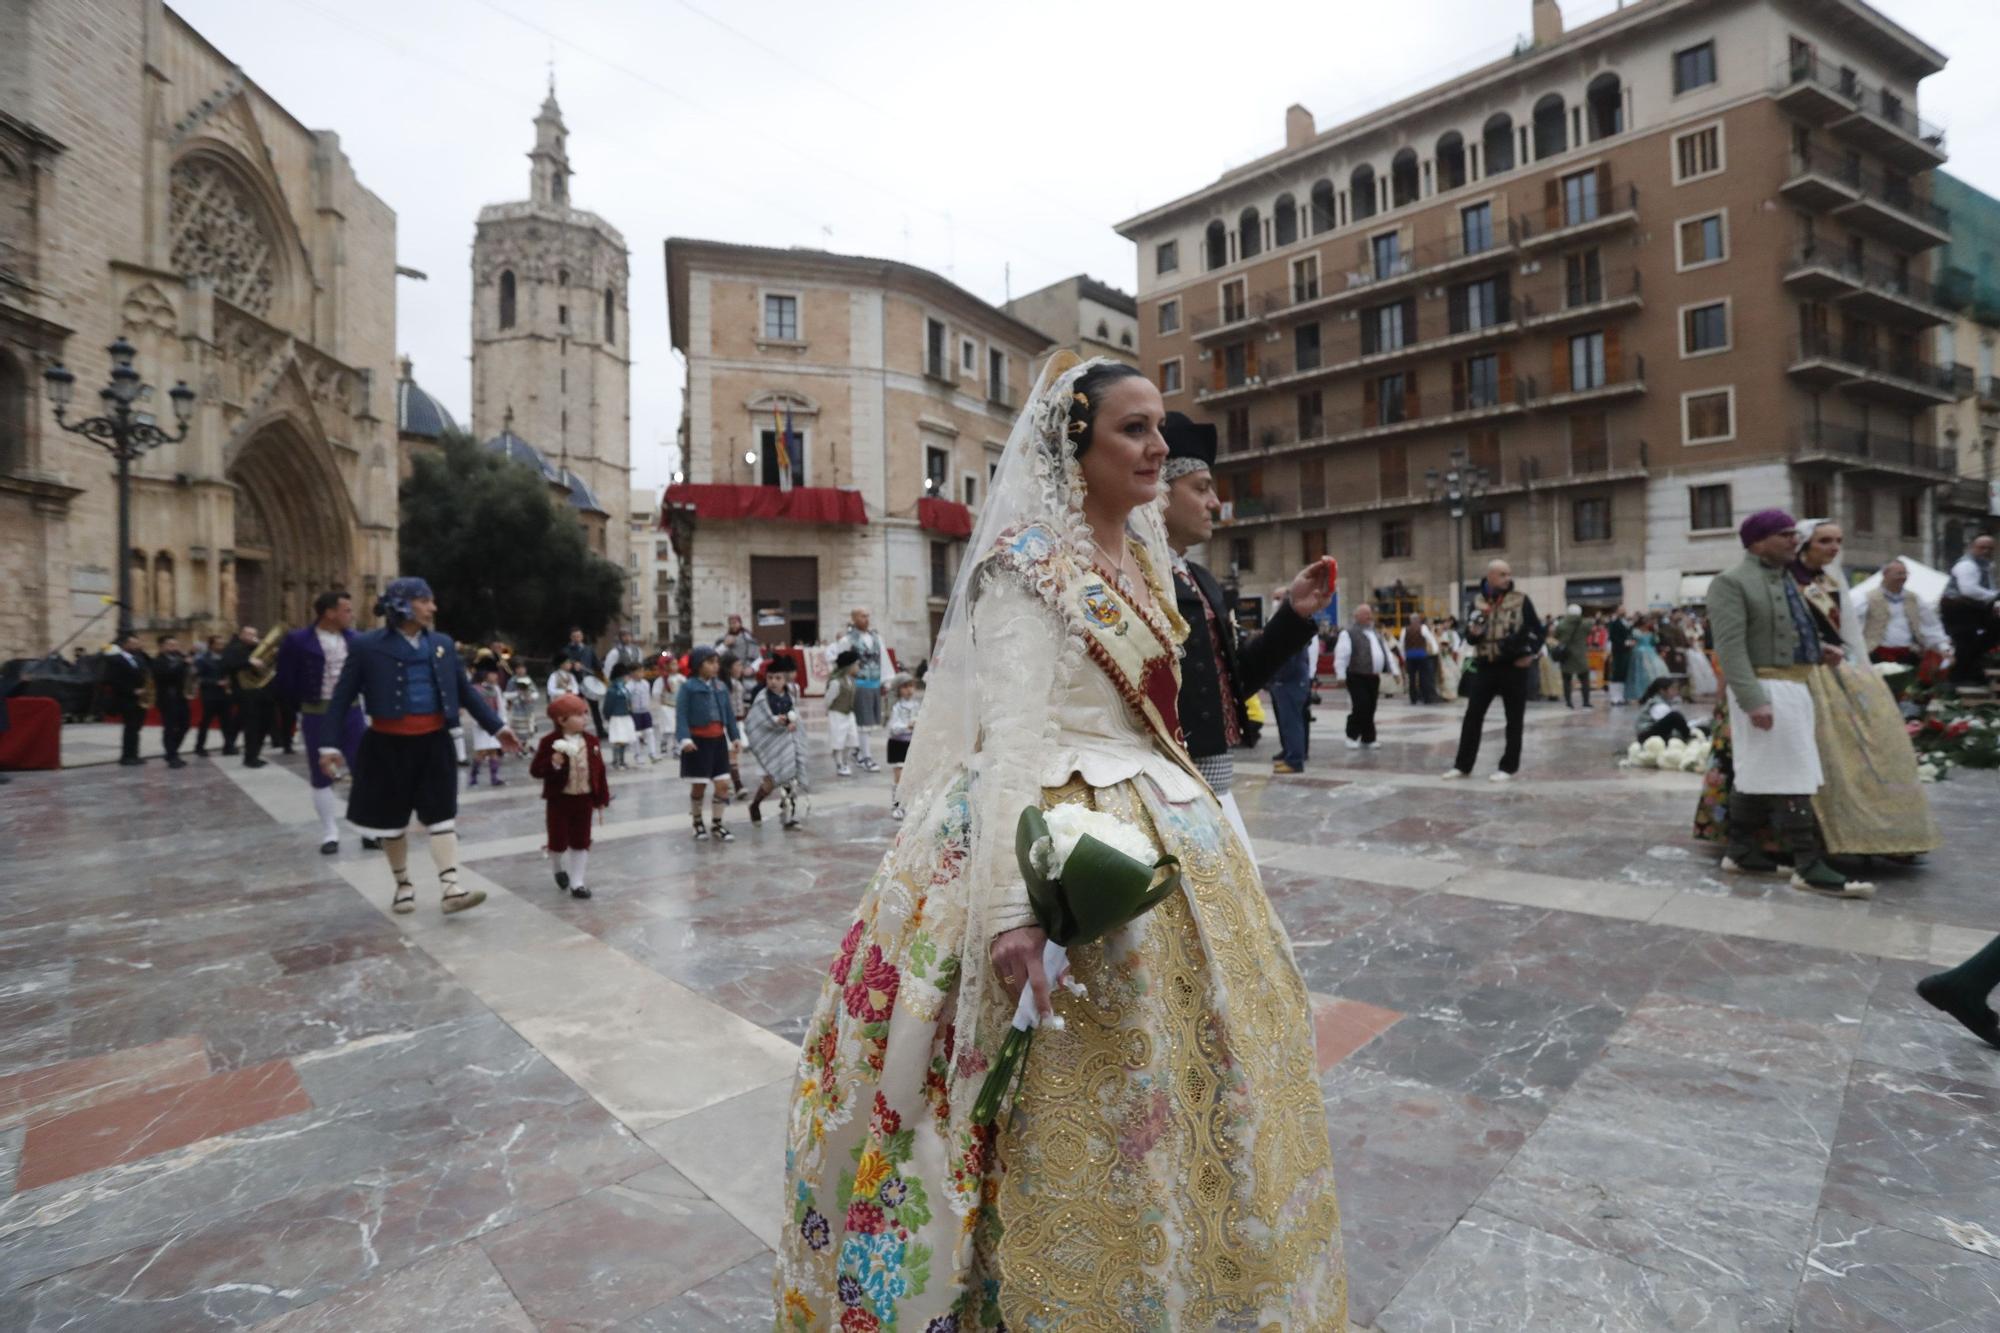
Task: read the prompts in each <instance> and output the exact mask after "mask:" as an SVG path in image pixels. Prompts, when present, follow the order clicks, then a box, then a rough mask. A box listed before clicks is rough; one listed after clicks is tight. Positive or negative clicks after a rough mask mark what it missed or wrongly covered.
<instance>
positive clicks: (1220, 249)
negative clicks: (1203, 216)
mask: <svg viewBox="0 0 2000 1333" xmlns="http://www.w3.org/2000/svg"><path fill="white" fill-rule="evenodd" d="M1207 248H1208V266H1209V267H1210V268H1221V267H1222V266H1223V265H1225V264H1227V263H1228V262H1229V228H1227V227H1225V226H1223V225H1222V219H1220V218H1217V219H1216V220H1215V221H1213V222H1211V223H1209V224H1208V237H1207Z"/></svg>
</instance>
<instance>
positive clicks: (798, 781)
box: [743, 657, 806, 829]
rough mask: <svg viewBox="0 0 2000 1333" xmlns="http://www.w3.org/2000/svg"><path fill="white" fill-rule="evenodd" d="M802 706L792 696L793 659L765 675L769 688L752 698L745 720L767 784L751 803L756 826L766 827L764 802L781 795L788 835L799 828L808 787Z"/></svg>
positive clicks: (774, 662) (779, 661) (776, 663)
mask: <svg viewBox="0 0 2000 1333" xmlns="http://www.w3.org/2000/svg"><path fill="white" fill-rule="evenodd" d="M798 705H799V701H798V696H797V695H795V694H793V693H792V661H791V659H790V658H788V657H774V658H772V659H771V664H770V665H769V666H768V667H766V668H765V669H764V687H763V688H762V689H760V690H758V691H757V692H756V693H755V694H754V695H753V696H752V697H751V699H750V711H749V714H748V716H747V717H745V718H744V720H743V730H744V733H745V735H747V736H748V738H749V741H750V752H751V753H752V754H754V755H756V756H757V762H758V763H760V764H762V765H763V766H764V780H763V782H761V783H759V784H758V787H757V794H756V796H755V797H753V798H752V799H751V801H750V822H751V823H753V824H761V823H763V822H764V812H763V805H764V798H765V797H767V796H769V795H770V794H771V793H772V792H774V791H782V792H783V795H782V796H780V797H779V799H778V823H779V825H780V826H781V827H784V828H788V829H792V828H797V827H798V826H799V816H798V793H799V791H800V790H801V789H803V788H804V787H805V785H806V729H805V718H804V715H803V714H801V713H800V712H799V706H798Z"/></svg>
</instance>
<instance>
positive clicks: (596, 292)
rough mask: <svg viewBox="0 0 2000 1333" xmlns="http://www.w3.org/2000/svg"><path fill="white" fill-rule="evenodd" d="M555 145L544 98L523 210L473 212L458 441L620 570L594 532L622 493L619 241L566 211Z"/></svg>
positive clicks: (563, 154) (623, 327) (616, 548)
mask: <svg viewBox="0 0 2000 1333" xmlns="http://www.w3.org/2000/svg"><path fill="white" fill-rule="evenodd" d="M568 139H569V134H568V130H567V129H566V128H565V127H564V125H563V118H562V110H561V108H560V107H559V106H557V104H556V97H555V90H554V89H553V87H552V88H551V89H550V90H549V95H548V99H547V100H546V101H544V102H543V103H542V108H541V111H540V112H539V114H537V115H536V117H535V146H534V149H533V151H531V152H530V153H529V154H528V160H529V164H530V170H529V194H528V198H526V199H524V200H520V201H517V202H514V203H507V204H489V205H487V206H486V207H485V208H482V209H481V210H480V211H479V223H478V228H477V230H476V232H475V233H474V237H473V242H472V291H473V296H472V429H473V433H474V434H475V435H476V436H477V437H478V438H479V439H480V440H482V441H484V442H486V444H487V446H488V448H491V449H495V450H496V451H498V450H500V449H505V450H506V451H507V452H508V453H509V454H510V455H512V456H515V457H520V458H529V455H530V454H532V455H533V457H532V458H529V461H534V462H538V463H540V464H541V465H542V466H543V467H544V469H545V471H547V472H548V473H549V474H550V476H551V479H552V480H560V482H561V483H562V485H563V486H564V487H565V488H566V489H567V491H568V492H569V494H570V495H571V497H572V503H573V504H574V506H575V507H576V509H577V510H578V513H579V516H580V517H581V518H582V520H583V523H584V527H585V531H586V532H587V533H588V534H589V535H590V537H591V544H592V546H593V547H594V548H595V549H596V550H597V551H598V553H599V554H601V555H603V556H605V557H606V558H607V559H609V560H611V561H612V562H613V563H614V564H616V565H617V566H618V567H619V568H620V569H621V570H625V569H626V566H627V563H628V561H627V558H626V557H627V546H628V544H629V534H628V532H627V527H626V524H625V523H624V522H623V519H622V515H621V516H620V520H619V521H617V522H607V521H606V518H607V516H608V515H609V514H610V513H611V511H612V508H613V507H615V506H620V505H622V504H623V503H624V502H625V499H626V496H627V495H628V494H629V493H630V489H631V481H630V477H631V470H632V468H631V434H632V430H631V424H632V418H631V345H632V344H631V324H630V320H629V319H628V317H627V315H628V311H627V291H628V287H627V264H626V252H625V239H624V237H622V236H620V235H619V234H618V232H617V230H616V229H614V228H613V227H612V226H611V225H610V224H609V223H607V222H605V221H604V219H602V218H600V217H598V216H597V215H596V214H595V213H588V212H585V211H583V210H582V209H579V208H575V207H573V206H572V205H571V203H570V177H571V174H572V173H571V170H570V164H569V146H568ZM523 445H526V446H528V448H527V449H525V450H524V449H523V447H522V446H523ZM627 572H628V575H629V570H628V571H627Z"/></svg>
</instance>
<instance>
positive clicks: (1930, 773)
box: [1917, 764, 1938, 782]
mask: <svg viewBox="0 0 2000 1333" xmlns="http://www.w3.org/2000/svg"><path fill="white" fill-rule="evenodd" d="M1937 780H1938V770H1937V766H1936V765H1935V764H1918V765H1917V781H1919V782H1936V781H1937Z"/></svg>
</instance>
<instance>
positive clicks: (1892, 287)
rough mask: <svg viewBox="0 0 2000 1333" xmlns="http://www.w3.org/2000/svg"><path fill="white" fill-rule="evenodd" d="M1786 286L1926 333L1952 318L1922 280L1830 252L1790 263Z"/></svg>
mask: <svg viewBox="0 0 2000 1333" xmlns="http://www.w3.org/2000/svg"><path fill="white" fill-rule="evenodd" d="M1784 280H1785V285H1786V286H1787V287H1790V288H1791V289H1792V290H1794V291H1796V292H1800V293H1803V294H1805V295H1807V296H1811V297H1815V298H1819V299H1823V300H1832V301H1837V302H1839V303H1840V304H1841V305H1842V306H1844V307H1845V308H1847V309H1850V310H1852V311H1853V312H1854V313H1855V314H1858V315H1860V316H1862V317H1863V318H1866V319H1871V320H1877V321H1880V322H1882V323H1885V324H1901V325H1905V326H1907V327H1911V328H1926V327H1929V326H1930V325H1932V324H1948V323H1950V322H1951V320H1952V318H1953V316H1952V312H1951V310H1950V309H1948V308H1947V307H1946V306H1944V305H1943V304H1942V299H1941V297H1940V296H1939V294H1938V291H1937V289H1936V288H1935V287H1933V286H1932V285H1931V284H1930V283H1929V282H1927V281H1925V280H1924V279H1922V278H1915V277H1911V276H1910V275H1909V274H1907V273H1900V272H1898V271H1897V270H1895V269H1893V268H1890V267H1889V266H1887V265H1885V264H1867V263H1857V262H1856V261H1855V260H1853V259H1851V258H1849V257H1847V256H1845V255H1840V254H1836V253H1834V252H1832V251H1830V250H1825V249H1812V250H1805V251H1801V252H1800V253H1799V254H1796V255H1794V256H1793V257H1792V258H1791V259H1790V260H1789V261H1787V262H1786V264H1785V269H1784Z"/></svg>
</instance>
